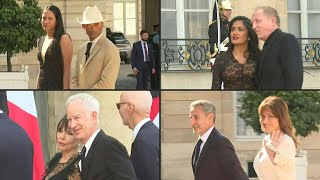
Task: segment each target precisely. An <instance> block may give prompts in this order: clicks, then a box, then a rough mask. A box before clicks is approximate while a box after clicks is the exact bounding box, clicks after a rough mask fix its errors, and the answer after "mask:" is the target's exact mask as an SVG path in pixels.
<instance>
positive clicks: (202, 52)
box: [161, 38, 320, 71]
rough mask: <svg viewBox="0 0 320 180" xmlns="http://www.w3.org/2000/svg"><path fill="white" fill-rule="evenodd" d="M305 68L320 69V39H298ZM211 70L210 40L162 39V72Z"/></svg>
mask: <svg viewBox="0 0 320 180" xmlns="http://www.w3.org/2000/svg"><path fill="white" fill-rule="evenodd" d="M298 41H299V42H300V44H301V51H302V61H303V62H304V66H308V67H310V64H311V66H313V67H320V38H298ZM205 69H210V45H209V40H208V39H161V70H162V71H171V70H174V71H179V70H183V71H185V70H192V71H198V70H205Z"/></svg>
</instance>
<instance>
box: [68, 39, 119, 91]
mask: <svg viewBox="0 0 320 180" xmlns="http://www.w3.org/2000/svg"><path fill="white" fill-rule="evenodd" d="M86 48H87V43H85V44H83V45H81V47H80V50H79V53H78V58H77V62H76V69H75V73H74V75H73V77H72V80H71V88H73V89H76V88H79V89H115V84H116V80H117V77H118V72H119V68H120V62H121V60H120V54H119V50H118V48H117V47H116V46H115V45H114V44H113V43H112V42H111V41H109V40H108V39H107V38H106V37H104V36H103V35H102V36H101V37H100V39H99V40H98V42H97V43H96V44H95V46H94V47H93V49H92V51H91V53H90V56H89V58H88V60H87V61H86V56H85V52H86Z"/></svg>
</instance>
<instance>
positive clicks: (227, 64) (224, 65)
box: [211, 51, 256, 90]
mask: <svg viewBox="0 0 320 180" xmlns="http://www.w3.org/2000/svg"><path fill="white" fill-rule="evenodd" d="M255 68H256V60H255V59H251V58H248V59H247V61H246V62H245V63H244V64H240V63H239V62H238V61H237V60H236V59H235V58H234V57H233V55H232V53H231V52H228V51H227V52H225V53H222V54H220V55H218V56H217V58H216V61H215V63H214V65H213V69H212V85H211V89H221V84H222V82H223V85H224V89H239V90H246V89H256V82H255V72H256V71H255Z"/></svg>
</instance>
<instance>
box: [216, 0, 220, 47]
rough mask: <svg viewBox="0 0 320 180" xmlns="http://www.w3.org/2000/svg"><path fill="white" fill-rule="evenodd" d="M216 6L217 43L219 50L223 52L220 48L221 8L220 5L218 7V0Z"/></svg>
mask: <svg viewBox="0 0 320 180" xmlns="http://www.w3.org/2000/svg"><path fill="white" fill-rule="evenodd" d="M215 5H216V7H217V25H218V26H217V27H218V42H217V46H218V49H219V52H220V50H221V47H220V42H221V39H220V38H221V32H220V13H219V11H220V8H219V5H218V0H216V2H215Z"/></svg>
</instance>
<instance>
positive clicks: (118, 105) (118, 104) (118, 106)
mask: <svg viewBox="0 0 320 180" xmlns="http://www.w3.org/2000/svg"><path fill="white" fill-rule="evenodd" d="M128 103H130V102H121V103H116V105H117V108H118V110H120V105H121V104H128Z"/></svg>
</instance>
